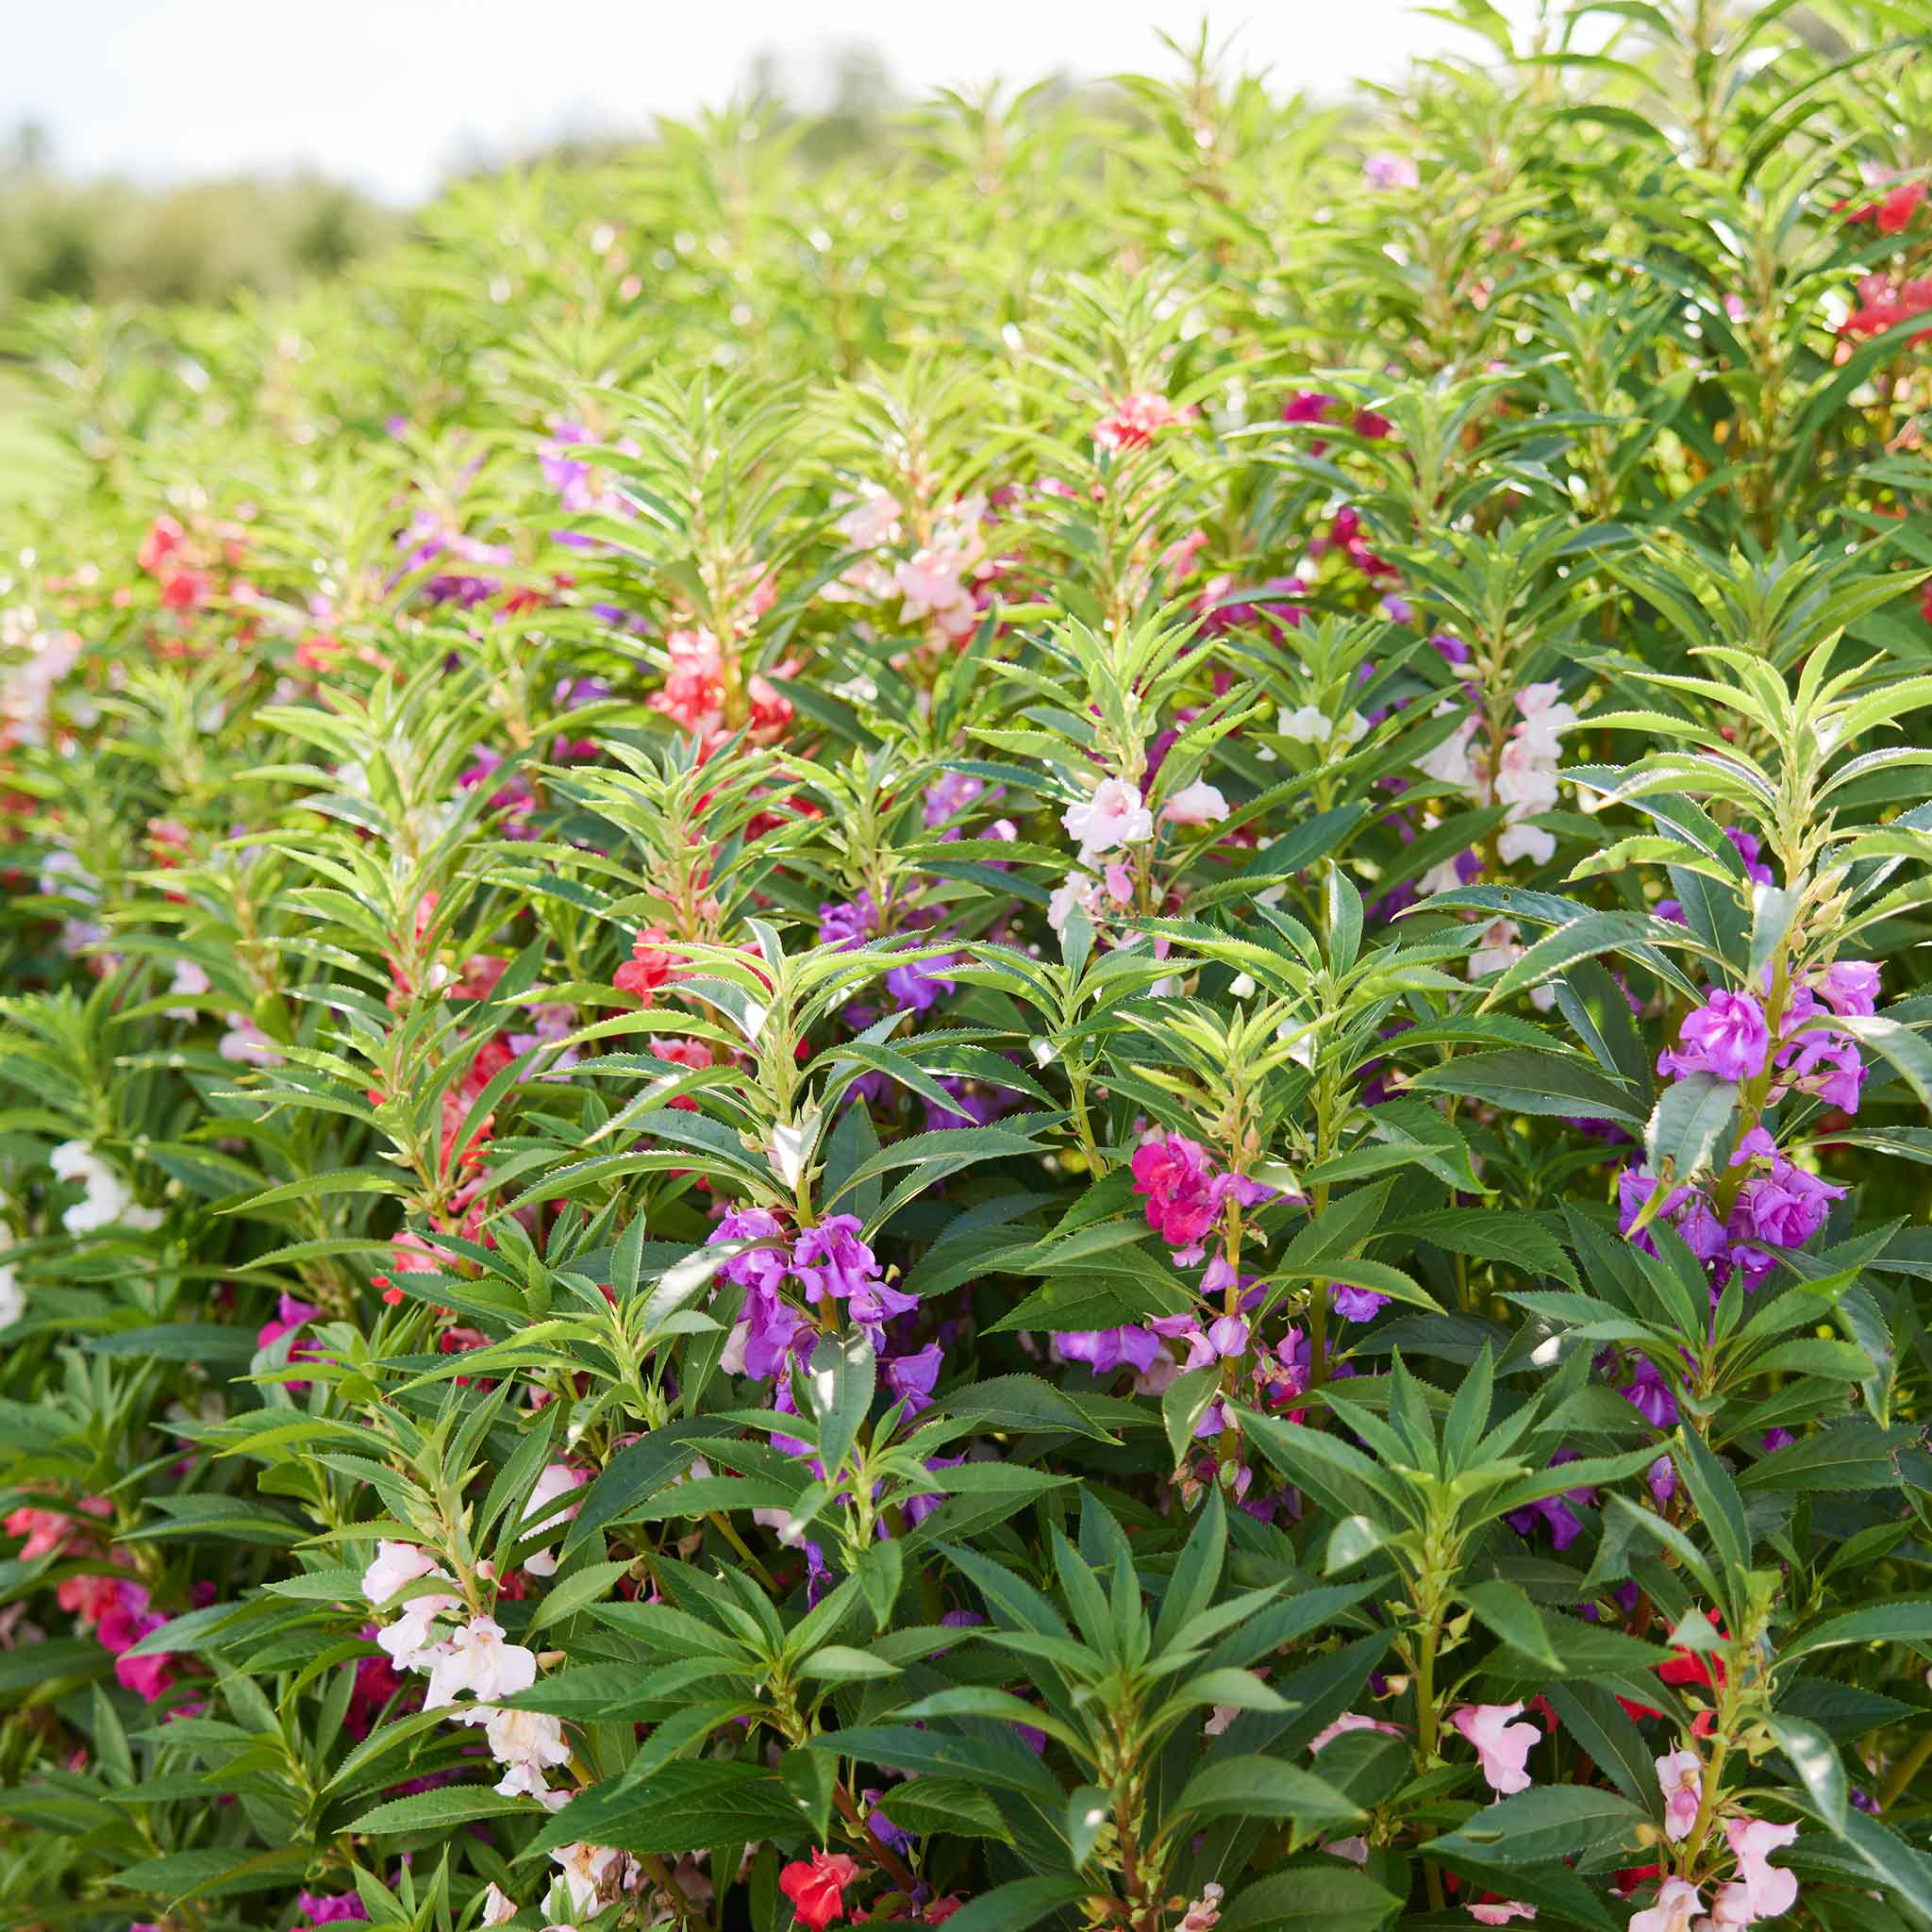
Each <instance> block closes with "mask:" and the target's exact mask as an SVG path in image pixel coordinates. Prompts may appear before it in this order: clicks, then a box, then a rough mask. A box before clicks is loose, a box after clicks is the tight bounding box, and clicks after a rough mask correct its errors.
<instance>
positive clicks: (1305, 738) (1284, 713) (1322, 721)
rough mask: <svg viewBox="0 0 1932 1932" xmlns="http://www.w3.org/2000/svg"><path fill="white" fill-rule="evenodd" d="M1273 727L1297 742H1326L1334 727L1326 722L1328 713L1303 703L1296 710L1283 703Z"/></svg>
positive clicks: (1285, 736) (1283, 735)
mask: <svg viewBox="0 0 1932 1932" xmlns="http://www.w3.org/2000/svg"><path fill="white" fill-rule="evenodd" d="M1274 728H1275V730H1276V731H1278V732H1279V733H1280V734H1281V735H1282V737H1284V738H1291V739H1293V740H1294V741H1295V742H1296V743H1297V744H1326V743H1327V742H1328V739H1329V736H1330V734H1331V733H1332V732H1333V731H1334V729H1335V727H1334V725H1332V724H1329V722H1328V714H1327V713H1326V712H1325V711H1324V710H1323V709H1322V708H1320V707H1319V706H1316V705H1304V706H1303V707H1302V708H1301V709H1300V710H1298V711H1291V710H1290V709H1289V708H1288V707H1287V706H1286V705H1283V706H1282V708H1281V709H1280V711H1279V712H1278V713H1277V714H1276V716H1275V720H1274Z"/></svg>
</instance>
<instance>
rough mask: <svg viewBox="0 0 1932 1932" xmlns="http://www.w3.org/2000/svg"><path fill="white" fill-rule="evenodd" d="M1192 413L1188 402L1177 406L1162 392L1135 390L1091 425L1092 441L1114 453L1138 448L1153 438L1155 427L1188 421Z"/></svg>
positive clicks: (1157, 428)
mask: <svg viewBox="0 0 1932 1932" xmlns="http://www.w3.org/2000/svg"><path fill="white" fill-rule="evenodd" d="M1193 415H1194V409H1193V406H1192V405H1191V404H1190V405H1188V406H1187V407H1186V408H1178V409H1177V408H1174V405H1173V404H1172V403H1171V402H1169V401H1168V399H1167V398H1166V397H1165V396H1163V395H1156V394H1155V393H1153V392H1152V391H1147V390H1141V391H1136V392H1135V393H1134V394H1132V395H1130V396H1123V397H1122V398H1121V400H1120V401H1119V402H1118V403H1116V404H1115V405H1114V407H1113V409H1112V411H1111V412H1110V413H1109V414H1108V415H1105V416H1103V417H1102V418H1101V419H1100V421H1099V422H1097V423H1096V424H1095V425H1093V441H1094V442H1095V443H1096V444H1097V445H1098V446H1099V447H1100V448H1102V449H1105V450H1112V451H1114V452H1116V453H1117V454H1118V453H1122V452H1124V451H1127V450H1135V449H1141V448H1144V447H1145V446H1146V444H1148V443H1149V442H1151V441H1153V440H1154V436H1155V433H1156V431H1158V430H1161V429H1166V428H1169V427H1171V426H1172V425H1174V424H1176V423H1186V422H1190V421H1191V420H1192V418H1193Z"/></svg>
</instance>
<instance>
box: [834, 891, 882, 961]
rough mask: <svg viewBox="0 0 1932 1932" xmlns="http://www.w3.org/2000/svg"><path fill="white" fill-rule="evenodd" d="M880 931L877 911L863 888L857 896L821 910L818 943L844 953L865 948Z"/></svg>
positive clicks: (836, 902) (868, 893) (870, 897)
mask: <svg viewBox="0 0 1932 1932" xmlns="http://www.w3.org/2000/svg"><path fill="white" fill-rule="evenodd" d="M878 928H879V911H878V908H877V907H876V906H874V904H873V903H872V894H871V893H870V892H868V891H865V889H864V888H863V887H861V888H860V889H859V891H858V894H857V896H856V897H854V898H852V899H849V900H832V901H830V902H828V903H826V904H824V905H822V906H821V907H820V908H819V944H820V945H822V946H836V947H837V948H838V949H839V950H840V951H841V953H845V952H850V951H851V950H852V948H853V947H854V946H862V945H863V944H864V943H865V942H866V941H867V940H869V939H870V938H871V937H872V936H873V934H874V933H875V932H876V931H877V930H878Z"/></svg>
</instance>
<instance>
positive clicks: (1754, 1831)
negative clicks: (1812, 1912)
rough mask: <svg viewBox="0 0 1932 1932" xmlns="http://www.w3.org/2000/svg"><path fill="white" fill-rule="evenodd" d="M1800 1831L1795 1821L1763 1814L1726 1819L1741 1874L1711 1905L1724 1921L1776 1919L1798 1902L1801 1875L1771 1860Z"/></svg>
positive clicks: (1733, 1922)
mask: <svg viewBox="0 0 1932 1932" xmlns="http://www.w3.org/2000/svg"><path fill="white" fill-rule="evenodd" d="M1797 1835H1798V1827H1797V1826H1796V1825H1795V1824H1772V1823H1771V1822H1770V1821H1769V1820H1768V1819H1763V1818H1726V1819H1725V1820H1724V1836H1725V1837H1726V1838H1727V1839H1729V1840H1730V1841H1731V1856H1732V1857H1734V1858H1736V1859H1737V1861H1738V1875H1737V1877H1736V1878H1734V1879H1733V1880H1732V1881H1731V1882H1730V1884H1728V1885H1726V1886H1725V1887H1724V1889H1723V1890H1720V1891H1719V1893H1718V1895H1717V1901H1716V1903H1715V1904H1714V1905H1713V1906H1712V1907H1711V1911H1712V1915H1713V1916H1714V1917H1715V1918H1716V1920H1717V1922H1718V1923H1719V1924H1729V1925H1748V1924H1751V1923H1752V1922H1753V1921H1754V1920H1757V1919H1775V1918H1777V1917H1779V1916H1780V1915H1781V1914H1783V1913H1785V1912H1788V1911H1790V1908H1791V1907H1793V1906H1794V1905H1796V1904H1797V1902H1798V1880H1797V1875H1796V1874H1794V1873H1790V1872H1787V1871H1786V1870H1785V1869H1784V1868H1783V1867H1782V1866H1780V1865H1773V1864H1770V1863H1768V1862H1767V1860H1768V1859H1769V1858H1770V1857H1771V1855H1772V1853H1773V1852H1775V1851H1778V1850H1780V1849H1782V1848H1783V1847H1784V1846H1786V1845H1788V1844H1790V1842H1791V1840H1793V1839H1795V1838H1796V1837H1797Z"/></svg>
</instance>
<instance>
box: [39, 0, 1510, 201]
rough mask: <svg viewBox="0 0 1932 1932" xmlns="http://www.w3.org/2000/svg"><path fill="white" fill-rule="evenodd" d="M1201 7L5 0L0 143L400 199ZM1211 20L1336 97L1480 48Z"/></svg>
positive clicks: (1057, 65) (1186, 26)
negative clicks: (704, 117)
mask: <svg viewBox="0 0 1932 1932" xmlns="http://www.w3.org/2000/svg"><path fill="white" fill-rule="evenodd" d="M1531 4H1533V0H1510V9H1511V10H1512V11H1514V12H1516V13H1518V14H1521V13H1522V12H1523V11H1524V9H1525V8H1527V7H1528V6H1529V5H1531ZM1201 14H1202V0H1182V4H1167V0H972V4H971V5H961V4H959V0H945V4H941V0H547V4H546V0H0V17H5V16H8V15H10V16H11V17H10V18H8V20H7V32H6V35H5V42H6V54H5V58H0V135H4V134H5V133H7V132H8V131H9V130H11V129H12V128H14V127H17V126H18V125H21V124H22V123H23V122H27V121H31V122H33V123H35V124H37V125H39V126H40V127H41V128H42V130H43V131H44V132H45V133H46V134H47V136H48V137H49V138H50V140H51V142H52V158H53V159H54V160H55V162H56V163H57V164H58V166H59V167H60V168H62V169H63V170H64V171H66V172H68V173H70V174H76V175H95V174H108V173H116V174H124V175H131V176H133V177H134V178H136V179H138V180H141V181H143V182H148V183H156V184H160V183H170V182H175V181H181V180H190V179H195V178H201V177H207V176H209V175H224V174H235V173H242V172H270V173H281V172H285V171H291V170H296V169H308V170H311V171H314V172H318V173H321V174H324V175H328V176H330V177H332V178H334V179H338V180H342V181H347V182H350V183H353V184H354V185H356V186H358V187H359V188H362V189H364V190H365V191H367V192H370V193H372V194H375V195H376V196H378V197H379V198H381V199H383V200H385V201H390V202H393V203H398V204H402V203H408V202H411V201H416V200H419V199H421V198H422V197H424V196H425V195H426V194H428V193H429V192H432V191H433V189H434V188H435V187H436V185H437V183H438V181H439V180H440V179H441V176H442V175H443V174H444V172H445V171H446V170H448V169H449V168H450V167H452V166H453V165H456V164H458V163H461V162H466V161H473V160H475V159H476V158H481V157H486V156H508V155H511V154H516V153H520V152H525V151H527V150H528V149H530V148H533V147H536V146H538V145H541V143H543V142H546V141H550V140H554V139H556V138H558V136H561V135H564V134H593V133H594V134H601V133H613V132H616V133H624V132H634V131H641V130H642V129H644V128H646V127H647V126H648V125H649V124H650V121H651V120H652V118H653V117H654V116H656V115H659V114H663V115H669V116H672V117H674V118H681V117H684V116H688V115H690V114H691V113H692V112H693V111H694V110H696V109H697V108H704V107H713V106H720V105H722V104H723V103H724V102H725V101H726V100H727V99H729V98H730V96H731V95H732V93H733V92H734V90H735V89H737V88H738V87H739V86H740V84H741V82H742V81H743V79H744V77H745V75H746V74H747V72H748V71H749V69H750V66H751V63H752V61H753V59H754V58H755V57H756V56H758V54H759V53H761V52H763V51H766V50H770V51H771V52H773V53H774V54H776V55H777V56H778V58H779V60H780V64H781V68H782V70H783V71H785V72H787V73H788V74H795V75H798V76H799V83H800V84H799V85H798V86H797V87H796V89H795V90H794V91H795V92H798V93H799V94H801V95H802V96H803V97H804V98H806V99H808V100H809V99H810V97H811V89H812V85H813V84H814V82H815V81H816V83H817V84H820V85H822V84H823V77H824V75H825V73H826V70H827V68H828V65H829V56H830V55H831V54H832V53H833V52H834V51H835V50H837V49H839V48H841V47H848V46H853V45H859V46H867V47H870V48H872V49H874V50H875V51H876V52H877V53H878V54H879V55H880V56H881V57H882V58H883V59H884V60H885V63H886V66H887V68H888V70H889V71H890V73H891V75H892V77H893V79H894V81H895V82H896V84H897V85H898V87H899V88H900V90H901V91H902V92H909V93H913V94H918V93H922V92H925V91H927V90H928V89H930V88H932V87H934V86H937V85H958V84H961V83H974V82H978V81H984V80H988V79H991V78H993V77H995V76H1006V77H1009V78H1015V79H1024V80H1033V79H1038V78H1040V77H1041V76H1042V75H1046V74H1048V73H1051V72H1055V71H1060V72H1065V73H1068V74H1070V75H1075V76H1077V77H1087V76H1091V75H1106V74H1109V73H1117V72H1121V71H1123V70H1127V69H1133V70H1138V71H1143V72H1144V71H1152V72H1163V71H1167V63H1168V62H1169V61H1170V60H1171V58H1172V57H1170V56H1168V55H1167V54H1166V53H1165V52H1164V50H1163V49H1162V48H1161V47H1160V45H1159V43H1158V40H1157V38H1156V34H1157V31H1158V30H1163V29H1164V30H1165V31H1167V32H1168V33H1171V34H1173V35H1174V36H1176V37H1177V38H1181V39H1188V38H1191V35H1192V34H1193V33H1194V31H1195V30H1196V29H1197V28H1198V25H1199V23H1200V19H1201ZM1210 20H1211V24H1212V27H1213V31H1214V34H1215V35H1216V37H1217V38H1224V37H1226V36H1228V35H1230V34H1232V35H1235V36H1236V41H1235V44H1236V47H1237V50H1238V52H1239V53H1240V54H1241V57H1242V58H1244V59H1245V60H1246V62H1247V63H1248V64H1249V65H1251V66H1266V67H1268V68H1270V69H1272V71H1273V75H1274V84H1275V85H1276V86H1277V87H1279V89H1280V90H1281V91H1282V92H1292V91H1294V90H1296V89H1301V90H1305V91H1307V92H1313V93H1317V94H1322V95H1327V96H1331V97H1332V96H1334V95H1337V94H1339V93H1341V92H1344V91H1345V90H1346V88H1347V86H1348V84H1349V83H1350V82H1351V81H1352V80H1354V79H1356V78H1357V77H1367V78H1372V79H1392V78H1395V77H1396V76H1397V75H1400V74H1401V73H1402V72H1403V71H1404V69H1405V68H1406V66H1407V62H1408V60H1409V59H1410V58H1412V57H1417V56H1424V55H1427V54H1431V53H1435V52H1439V51H1441V50H1443V49H1445V48H1450V47H1457V48H1461V49H1464V50H1470V51H1474V47H1475V43H1474V42H1473V41H1471V40H1470V39H1469V38H1468V37H1466V36H1464V35H1462V34H1460V33H1458V31H1457V29H1455V28H1453V27H1451V26H1448V25H1445V24H1444V23H1442V22H1441V21H1437V20H1432V19H1429V18H1427V17H1425V16H1424V15H1423V14H1422V13H1421V12H1420V11H1419V10H1418V8H1417V7H1416V5H1415V0H1228V4H1219V0H1217V4H1215V5H1214V6H1212V8H1210Z"/></svg>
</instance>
